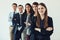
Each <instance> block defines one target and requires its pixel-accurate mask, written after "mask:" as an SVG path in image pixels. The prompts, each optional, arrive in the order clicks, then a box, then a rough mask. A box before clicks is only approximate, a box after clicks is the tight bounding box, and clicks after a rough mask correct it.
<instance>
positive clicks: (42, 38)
mask: <svg viewBox="0 0 60 40" xmlns="http://www.w3.org/2000/svg"><path fill="white" fill-rule="evenodd" d="M32 22H33V23H32V27H31V37H32V35H34V37H32V38H33V39H34V40H50V35H52V33H53V30H52V31H47V30H46V29H45V28H44V24H41V23H40V28H41V32H38V31H35V29H34V28H36V17H34V16H33V18H32ZM42 22H43V23H44V20H43V21H42ZM41 26H42V27H41ZM48 27H52V28H53V20H52V18H51V17H49V16H48Z"/></svg>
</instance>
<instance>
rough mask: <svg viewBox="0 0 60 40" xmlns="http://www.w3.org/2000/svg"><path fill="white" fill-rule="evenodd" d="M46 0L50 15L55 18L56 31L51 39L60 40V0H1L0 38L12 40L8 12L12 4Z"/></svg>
mask: <svg viewBox="0 0 60 40" xmlns="http://www.w3.org/2000/svg"><path fill="white" fill-rule="evenodd" d="M34 1H37V2H39V3H40V2H44V3H45V4H46V6H47V8H48V15H49V16H51V17H52V18H53V23H54V33H53V35H52V36H51V40H60V25H59V24H60V18H59V17H60V5H59V3H60V0H0V40H10V37H9V26H8V14H9V12H10V11H11V4H12V3H14V2H15V3H17V4H22V5H25V4H26V3H33V2H34Z"/></svg>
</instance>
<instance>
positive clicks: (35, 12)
mask: <svg viewBox="0 0 60 40" xmlns="http://www.w3.org/2000/svg"><path fill="white" fill-rule="evenodd" d="M32 8H33V11H34V16H37V13H38V2H33V3H32Z"/></svg>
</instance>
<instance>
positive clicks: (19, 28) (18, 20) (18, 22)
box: [14, 5, 24, 40]
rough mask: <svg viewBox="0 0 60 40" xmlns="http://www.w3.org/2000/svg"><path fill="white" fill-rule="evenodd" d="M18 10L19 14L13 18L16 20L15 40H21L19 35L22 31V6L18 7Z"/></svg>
mask: <svg viewBox="0 0 60 40" xmlns="http://www.w3.org/2000/svg"><path fill="white" fill-rule="evenodd" d="M18 10H19V12H18V13H17V14H16V16H15V17H14V18H15V19H16V25H17V29H16V34H15V40H21V33H22V31H23V29H24V27H23V24H22V19H23V18H22V15H23V5H19V6H18Z"/></svg>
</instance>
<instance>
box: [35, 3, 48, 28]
mask: <svg viewBox="0 0 60 40" xmlns="http://www.w3.org/2000/svg"><path fill="white" fill-rule="evenodd" d="M39 5H41V6H43V7H45V9H46V11H45V13H44V15H45V17H44V28H47V27H48V15H47V7H46V5H45V4H44V3H40V4H39ZM40 19H41V17H40V14H39V13H38V14H37V21H36V26H37V27H40Z"/></svg>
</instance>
